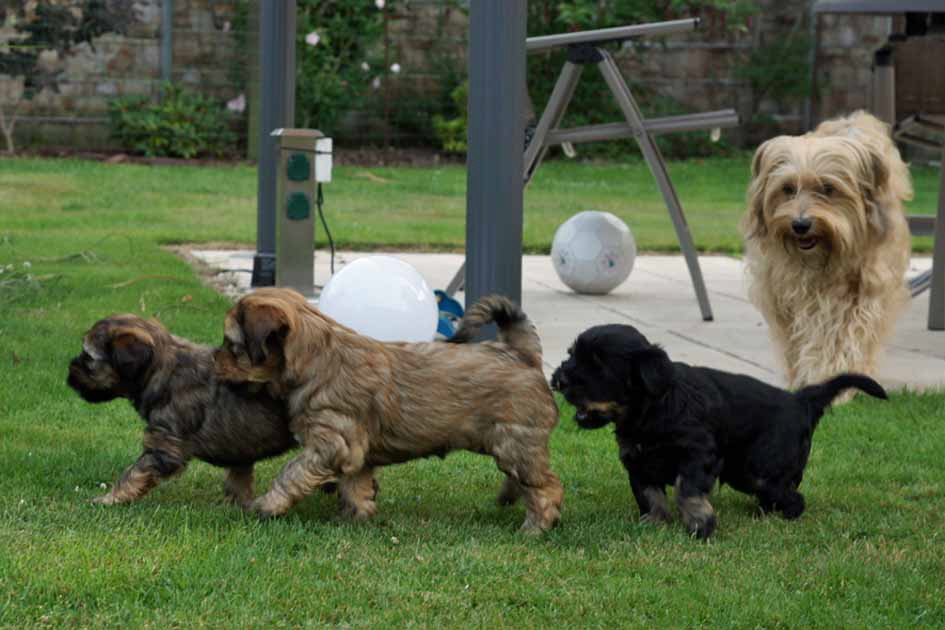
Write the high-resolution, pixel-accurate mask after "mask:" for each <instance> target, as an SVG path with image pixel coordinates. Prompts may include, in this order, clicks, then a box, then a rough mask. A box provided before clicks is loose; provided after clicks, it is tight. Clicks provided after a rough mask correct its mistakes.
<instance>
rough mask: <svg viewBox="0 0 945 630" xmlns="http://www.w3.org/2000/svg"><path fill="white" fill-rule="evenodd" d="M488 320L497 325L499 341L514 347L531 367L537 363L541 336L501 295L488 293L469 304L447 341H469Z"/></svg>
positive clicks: (516, 307)
mask: <svg viewBox="0 0 945 630" xmlns="http://www.w3.org/2000/svg"><path fill="white" fill-rule="evenodd" d="M491 323H494V324H495V325H496V326H497V327H498V328H499V341H501V342H502V343H505V344H507V345H509V346H511V347H512V348H514V349H515V350H517V351H518V352H519V353H520V354H521V355H523V357H524V358H525V360H526V361H527V363H528V364H529V365H531V366H532V367H541V339H539V338H538V332H537V331H536V330H535V325H534V324H532V322H531V320H529V319H528V316H527V315H526V314H525V312H524V311H522V309H521V308H519V306H518V305H517V304H515V303H514V302H512V300H510V299H508V298H506V297H503V296H501V295H489V296H487V297H484V298H482V299H481V300H479V301H478V302H476V303H475V304H473V305H472V306H471V307H469V309H468V310H467V311H466V314H465V315H464V316H463V320H462V321H461V322H460V324H459V328H457V329H456V333H455V334H454V335H453V336H452V337H450V339H449V342H450V343H467V342H469V341H472V340H473V339H474V338H475V337H476V335H477V334H479V330H480V329H481V328H482V327H483V326H485V325H486V324H491Z"/></svg>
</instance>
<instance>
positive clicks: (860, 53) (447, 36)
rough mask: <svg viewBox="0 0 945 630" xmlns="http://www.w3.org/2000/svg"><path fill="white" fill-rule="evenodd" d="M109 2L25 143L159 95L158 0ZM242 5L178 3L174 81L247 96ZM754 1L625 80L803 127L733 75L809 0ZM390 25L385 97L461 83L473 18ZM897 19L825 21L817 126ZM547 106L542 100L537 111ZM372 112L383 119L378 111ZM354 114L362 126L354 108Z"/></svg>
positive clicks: (23, 110)
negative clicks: (109, 18)
mask: <svg viewBox="0 0 945 630" xmlns="http://www.w3.org/2000/svg"><path fill="white" fill-rule="evenodd" d="M40 4H41V3H39V2H37V0H0V58H2V55H3V53H4V52H5V50H8V49H5V47H4V46H5V44H6V43H8V42H10V41H15V40H16V39H17V38H18V37H22V34H21V33H18V32H17V31H16V29H15V28H14V27H15V24H16V22H17V21H18V20H19V21H22V20H24V19H28V18H29V17H31V16H32V15H35V12H36V11H37V7H38V6H39V5H40ZM42 4H48V5H55V6H60V7H66V8H68V9H69V11H71V13H72V14H73V15H74V17H75V19H76V20H77V21H81V19H82V18H83V16H82V7H83V6H86V3H85V2H83V1H80V0H46V1H45V2H43V3H42ZM103 4H104V5H105V6H106V7H107V8H108V10H110V11H112V12H113V13H114V14H115V16H116V24H118V26H116V28H115V29H114V30H111V31H108V32H104V33H102V34H100V35H97V36H95V37H93V38H91V39H89V40H88V41H82V42H80V43H77V44H74V45H71V46H68V47H63V48H61V49H59V50H48V51H43V52H42V53H41V54H40V55H39V59H38V60H37V67H38V68H40V69H41V71H42V73H43V74H44V75H46V76H48V77H50V79H49V80H48V81H47V82H46V83H45V84H44V85H43V86H42V88H41V89H39V90H38V91H37V93H36V95H35V97H34V98H32V99H31V100H28V101H24V102H22V103H21V104H20V106H19V108H18V112H19V115H20V117H21V119H20V122H19V124H18V126H17V129H18V136H19V139H20V140H21V141H32V142H36V143H42V144H52V145H71V146H74V147H81V148H98V147H103V146H107V145H109V144H110V141H109V139H108V136H107V129H106V127H105V125H104V116H105V112H106V108H107V104H108V101H109V100H110V99H113V98H116V97H121V96H127V95H133V94H155V93H156V92H157V91H158V89H159V85H160V76H161V68H160V37H161V33H160V30H161V4H162V0H134V1H132V0H105V2H104V3H103ZM237 4H238V0H175V11H174V47H173V65H172V69H173V72H172V77H173V79H174V80H175V81H181V82H183V83H184V84H186V85H189V86H192V87H194V88H196V89H200V90H202V91H204V92H207V93H210V94H213V95H215V96H217V97H219V98H221V99H232V98H234V97H236V96H238V95H239V94H241V93H243V92H244V90H245V85H246V81H247V77H246V69H245V67H244V65H243V64H241V63H240V61H239V58H238V56H239V55H241V54H242V53H244V52H245V51H239V50H237V40H236V37H235V34H234V30H233V28H232V25H233V20H234V19H235V16H236V6H237ZM758 4H759V5H760V6H761V9H762V10H761V11H760V12H759V14H758V15H756V16H753V17H752V18H751V19H750V20H749V21H748V22H747V23H746V24H745V25H744V26H743V27H740V28H738V29H732V28H730V26H731V25H724V24H720V23H719V22H718V20H719V19H720V17H719V16H718V15H712V14H707V15H703V16H702V17H703V18H704V22H703V28H701V29H700V30H699V31H696V32H694V33H691V34H686V35H680V36H674V37H670V38H667V39H666V40H664V41H647V42H646V44H645V46H644V47H643V48H642V49H630V48H627V49H625V50H623V51H622V52H621V53H619V54H618V55H617V59H618V63H619V64H620V65H621V66H622V68H623V70H624V72H625V75H626V77H627V78H628V79H629V80H631V81H633V82H636V83H638V84H641V85H643V86H645V87H647V88H648V89H651V90H653V91H655V92H658V93H660V94H662V95H664V96H668V97H671V98H672V99H674V100H675V101H677V102H679V103H681V104H683V105H684V107H685V108H686V109H687V110H690V111H693V112H696V111H705V110H712V109H723V108H729V107H732V108H735V109H737V110H738V111H739V113H741V114H742V116H743V119H746V120H747V119H749V118H750V117H752V116H753V115H755V114H761V115H763V116H764V117H765V118H766V120H768V121H769V125H768V126H767V127H755V132H754V135H755V136H766V135H770V134H772V133H776V132H787V133H795V132H798V131H802V130H803V128H804V118H805V116H804V115H805V105H806V100H805V99H804V98H803V97H800V98H791V99H785V100H781V99H772V98H770V97H764V96H759V95H758V94H756V93H754V92H753V90H752V88H751V86H750V85H749V84H748V83H747V82H746V81H745V80H744V79H743V78H739V76H738V71H737V70H738V68H739V66H740V64H744V63H745V60H746V58H747V55H748V54H749V53H750V51H751V50H752V49H753V48H754V47H758V46H761V45H764V44H765V43H766V42H771V41H776V40H777V39H778V38H784V37H787V36H805V37H806V36H808V35H809V32H810V31H809V20H808V15H809V14H808V11H809V7H810V0H759V2H758ZM392 6H393V5H392ZM389 26H390V30H389V35H388V44H387V50H388V57H389V62H390V63H397V64H398V66H399V69H401V72H400V73H399V75H398V76H397V77H396V78H395V79H394V78H393V77H392V81H391V85H390V87H388V86H385V87H384V90H382V92H383V97H384V98H387V99H388V100H389V105H388V109H390V108H394V109H396V108H397V107H398V106H399V105H400V104H401V103H407V102H408V99H399V98H398V92H399V91H401V92H403V93H410V94H412V95H413V100H412V101H409V102H410V103H411V105H410V106H411V107H414V108H416V107H417V103H421V104H422V102H423V94H424V93H430V94H433V93H436V94H439V95H440V98H442V92H443V87H444V85H447V84H450V85H452V84H454V83H455V81H456V80H457V78H458V77H457V76H456V75H457V73H459V74H461V73H462V71H463V69H464V68H465V46H466V29H467V16H466V14H465V13H464V12H463V11H461V10H459V9H457V8H456V7H455V6H447V5H445V4H443V3H440V2H437V1H436V0H411V2H410V3H407V4H403V5H397V10H396V11H395V12H393V17H392V19H391V21H390V25H389ZM725 26H728V27H729V28H723V27H725ZM892 26H893V22H892V21H891V19H890V18H883V17H855V16H836V15H830V16H822V17H821V18H820V29H819V45H818V47H817V60H816V66H815V67H816V77H815V78H816V85H817V86H818V89H817V91H816V95H815V98H814V99H813V111H812V114H813V120H814V122H816V121H818V120H822V119H824V118H826V117H830V116H833V115H837V114H841V113H844V112H848V111H851V110H853V109H857V108H862V107H867V106H868V105H869V102H870V94H869V86H870V72H871V71H870V66H871V61H872V54H873V51H874V50H875V49H876V48H878V47H879V46H881V45H882V44H883V42H884V41H885V40H886V37H887V35H888V33H889V32H890V29H891V27H892ZM934 61H935V60H929V63H930V64H932V63H933V62H934ZM938 63H940V60H938ZM0 72H2V70H0ZM445 73H449V74H450V75H451V76H448V77H447V76H446V74H445ZM805 82H806V81H805ZM21 84H22V78H21V77H20V78H16V77H14V78H10V77H6V78H4V77H3V76H0V104H4V105H5V107H7V108H9V103H10V101H11V99H15V96H16V94H17V90H18V89H19V88H20V87H21ZM418 93H419V94H420V98H419V99H418V98H417V96H416V95H417V94H418ZM542 105H543V104H542V103H535V106H536V107H537V108H538V109H539V111H540V110H541V108H542ZM373 111H374V112H375V113H374V114H372V116H375V117H376V112H377V109H376V108H375V109H374V110H373ZM363 118H367V115H365V116H362V119H363ZM756 118H757V117H756ZM351 119H352V120H354V121H355V124H358V123H357V112H354V113H353V116H352V117H351ZM390 120H397V117H396V116H392V117H391V118H390ZM361 122H362V123H363V120H362V121H361ZM374 122H376V121H374ZM377 130H378V127H376V126H375V127H374V133H375V135H373V136H372V135H370V134H367V135H361V136H360V137H362V138H366V139H367V140H368V141H378V140H380V139H382V138H386V139H388V140H389V139H391V138H393V139H394V140H395V141H397V142H399V143H401V144H410V143H411V142H412V141H415V142H413V143H416V141H421V140H422V141H427V142H428V141H429V138H426V139H424V138H421V137H420V136H417V137H412V136H411V134H416V133H417V132H414V131H411V130H409V129H407V130H406V131H405V130H404V129H392V125H390V124H388V126H387V128H386V129H384V130H383V134H380V133H378V132H377ZM729 137H730V138H732V139H734V140H735V141H736V143H739V144H744V145H746V146H750V145H751V144H752V143H754V142H756V141H757V140H759V139H761V138H760V137H747V136H745V135H744V130H741V132H734V133H732V132H729Z"/></svg>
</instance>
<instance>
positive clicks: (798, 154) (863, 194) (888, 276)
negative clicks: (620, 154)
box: [741, 111, 912, 388]
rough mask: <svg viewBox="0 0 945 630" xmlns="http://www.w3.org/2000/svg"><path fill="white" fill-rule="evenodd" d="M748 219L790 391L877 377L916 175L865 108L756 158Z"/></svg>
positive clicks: (750, 249)
mask: <svg viewBox="0 0 945 630" xmlns="http://www.w3.org/2000/svg"><path fill="white" fill-rule="evenodd" d="M751 174H752V181H751V185H750V186H749V188H748V209H747V212H746V213H745V216H744V218H743V219H742V223H741V230H742V234H743V236H744V237H745V250H746V261H747V268H748V278H749V286H750V291H749V292H750V296H751V300H752V302H753V303H754V304H755V306H757V307H758V309H759V310H760V311H761V313H762V315H764V318H765V320H767V322H768V325H769V327H770V328H771V333H772V336H773V338H774V341H775V343H776V345H777V346H778V349H779V351H780V352H781V354H782V358H783V361H784V366H785V369H786V372H787V381H788V384H789V385H790V386H791V387H792V388H797V387H802V386H804V385H809V384H812V383H817V382H820V381H822V380H824V379H826V378H829V377H832V376H834V375H836V374H839V373H841V372H861V373H865V374H869V375H871V376H875V375H876V362H877V358H878V356H879V353H880V350H881V348H882V346H883V343H884V342H885V340H886V339H887V338H888V337H889V335H890V334H891V333H892V331H893V327H894V324H895V321H896V318H897V316H898V315H899V313H900V312H901V311H902V309H903V307H904V306H905V304H906V302H907V301H908V298H909V294H908V291H907V290H906V285H905V278H904V275H905V271H906V268H907V266H908V263H909V249H910V238H909V227H908V225H907V224H906V217H905V213H904V212H903V208H902V202H903V201H904V200H907V199H911V198H912V182H911V180H910V177H909V171H908V168H907V167H906V165H905V163H904V162H903V161H902V158H901V157H900V156H899V151H898V150H897V149H896V146H895V145H894V144H893V142H892V139H891V138H890V135H889V130H888V128H887V126H886V125H885V124H884V123H882V122H880V121H879V120H878V119H877V118H875V117H873V116H872V115H870V114H868V113H866V112H863V111H858V112H855V113H853V114H851V115H850V116H847V117H844V118H837V119H833V120H828V121H826V122H824V123H822V124H821V125H820V126H818V127H817V129H815V130H814V131H813V132H811V133H808V134H805V135H802V136H779V137H777V138H773V139H771V140H768V141H767V142H765V143H764V144H762V145H761V146H760V147H758V150H757V152H756V153H755V156H754V159H753V160H752V165H751Z"/></svg>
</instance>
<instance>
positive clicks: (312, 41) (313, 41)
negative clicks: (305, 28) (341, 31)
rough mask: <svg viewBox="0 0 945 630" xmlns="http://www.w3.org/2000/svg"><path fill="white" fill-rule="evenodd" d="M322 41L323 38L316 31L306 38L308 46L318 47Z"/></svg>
mask: <svg viewBox="0 0 945 630" xmlns="http://www.w3.org/2000/svg"><path fill="white" fill-rule="evenodd" d="M320 40H321V37H319V35H318V33H316V32H315V31H312V32H311V33H309V34H308V35H306V36H305V43H306V44H308V45H309V46H317V45H318V42H319V41H320Z"/></svg>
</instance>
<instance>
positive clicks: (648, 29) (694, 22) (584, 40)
mask: <svg viewBox="0 0 945 630" xmlns="http://www.w3.org/2000/svg"><path fill="white" fill-rule="evenodd" d="M698 27H699V18H685V19H682V20H671V21H669V22H653V23H651V24H634V25H631V26H616V27H614V28H600V29H597V30H594V31H581V32H579V33H558V34H557V35H541V36H540V37H529V38H528V41H527V42H526V44H525V46H526V48H527V49H528V52H530V53H531V52H538V51H541V50H549V49H551V48H557V47H560V46H571V45H574V44H601V43H606V42H619V41H624V40H627V39H631V38H633V37H642V36H644V35H649V36H654V37H655V36H660V35H672V34H673V33H685V32H687V31H693V30H695V29H696V28H698Z"/></svg>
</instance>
